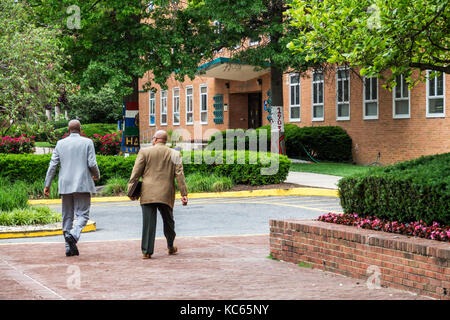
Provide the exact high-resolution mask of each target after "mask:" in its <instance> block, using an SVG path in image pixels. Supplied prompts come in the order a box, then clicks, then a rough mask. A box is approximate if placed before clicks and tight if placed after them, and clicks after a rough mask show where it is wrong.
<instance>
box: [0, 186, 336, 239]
mask: <svg viewBox="0 0 450 320" xmlns="http://www.w3.org/2000/svg"><path fill="white" fill-rule="evenodd" d="M269 196H319V197H339V192H338V191H337V190H331V189H322V188H291V189H261V190H250V191H228V192H204V193H191V194H189V199H207V198H250V197H269ZM175 197H176V199H180V198H181V195H180V194H179V193H178V194H176V196H175ZM125 201H131V200H130V198H128V197H98V198H96V197H93V198H91V203H105V202H125ZM28 203H29V204H30V205H50V204H61V199H40V200H29V201H28ZM95 230H96V223H95V221H91V220H89V222H88V224H87V225H86V227H85V228H84V229H83V232H91V231H95ZM61 234H62V229H58V228H54V229H45V230H33V231H24V230H18V231H4V232H0V239H11V238H25V237H45V236H54V235H61Z"/></svg>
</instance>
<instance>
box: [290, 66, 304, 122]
mask: <svg viewBox="0 0 450 320" xmlns="http://www.w3.org/2000/svg"><path fill="white" fill-rule="evenodd" d="M293 77H298V83H293V82H292V78H293ZM297 86H298V104H292V99H291V97H292V90H295V89H294V88H295V87H297ZM294 94H295V91H294ZM301 97H302V95H301V80H300V74H299V73H291V74H289V121H290V122H300V121H301V117H302V116H301V110H302V108H301ZM292 108H298V109H299V111H298V116H299V117H298V118H292Z"/></svg>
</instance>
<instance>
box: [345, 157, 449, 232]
mask: <svg viewBox="0 0 450 320" xmlns="http://www.w3.org/2000/svg"><path fill="white" fill-rule="evenodd" d="M338 187H339V193H340V198H341V206H342V207H343V209H344V211H345V212H348V213H357V214H359V215H360V216H362V217H365V216H376V217H378V218H379V219H386V220H389V221H400V222H410V221H420V220H423V221H425V222H426V223H428V224H431V223H433V222H434V221H435V222H438V223H442V224H444V225H450V153H445V154H440V155H433V156H426V157H421V158H419V159H416V160H411V161H406V162H402V163H398V164H395V165H392V166H388V167H381V168H373V169H372V170H370V171H369V172H367V173H364V174H358V175H354V176H349V177H345V178H342V179H341V180H340V181H339V183H338Z"/></svg>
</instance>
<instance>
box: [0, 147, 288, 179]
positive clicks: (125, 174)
mask: <svg viewBox="0 0 450 320" xmlns="http://www.w3.org/2000/svg"><path fill="white" fill-rule="evenodd" d="M231 152H232V156H233V159H234V164H226V157H227V152H223V164H215V163H213V164H208V163H205V161H203V160H201V159H202V158H203V152H202V151H194V152H184V153H183V166H184V173H185V175H188V174H191V173H196V172H199V173H204V174H211V173H215V174H217V175H220V176H227V177H230V178H232V179H233V181H234V183H236V184H252V185H265V184H277V183H282V182H284V180H286V177H287V175H288V173H289V167H290V164H291V161H290V160H289V159H288V158H287V157H285V156H280V157H279V158H277V159H279V160H278V165H279V169H278V170H277V171H276V172H275V173H274V174H271V175H262V174H261V172H260V170H261V168H263V167H269V166H270V163H268V164H265V162H264V161H263V160H261V159H264V158H261V156H262V154H258V153H256V152H249V151H242V152H237V151H231ZM228 155H230V154H229V153H228ZM269 155H270V154H269ZM213 156H214V154H213ZM189 157H190V159H191V163H186V161H185V160H187V159H189ZM50 158H51V154H45V155H36V154H1V155H0V177H7V178H8V179H10V180H11V181H16V180H22V181H26V182H29V183H32V182H34V181H37V180H42V179H43V178H45V174H46V172H47V168H48V165H49V161H50ZM275 158H276V157H275ZM240 159H245V162H244V163H242V164H241V163H238V162H240ZM249 159H255V160H256V159H257V162H256V163H254V164H250V163H249ZM135 160H136V155H133V156H129V157H126V158H125V157H121V156H102V155H97V163H98V166H99V169H100V175H101V180H100V181H98V182H96V184H97V185H102V184H104V183H105V182H106V181H107V180H108V179H110V178H113V177H117V178H126V179H129V177H130V175H131V171H132V169H133V166H134V162H135ZM199 160H200V161H199Z"/></svg>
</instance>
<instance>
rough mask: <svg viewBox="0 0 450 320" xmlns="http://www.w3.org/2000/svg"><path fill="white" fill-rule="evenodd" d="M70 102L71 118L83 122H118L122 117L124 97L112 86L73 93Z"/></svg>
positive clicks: (69, 98)
mask: <svg viewBox="0 0 450 320" xmlns="http://www.w3.org/2000/svg"><path fill="white" fill-rule="evenodd" d="M68 104H69V108H70V111H69V116H70V118H71V119H74V118H77V119H80V121H81V123H95V122H104V123H116V122H117V121H118V120H120V119H122V112H123V111H122V109H123V103H122V98H121V97H120V96H119V95H117V94H116V93H115V92H114V90H112V89H110V88H106V87H103V88H102V89H101V90H99V91H94V90H91V91H89V92H79V93H78V94H75V95H71V96H69V97H68Z"/></svg>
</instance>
